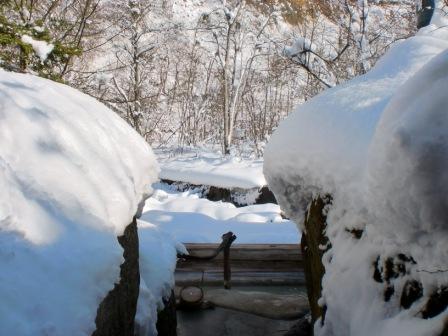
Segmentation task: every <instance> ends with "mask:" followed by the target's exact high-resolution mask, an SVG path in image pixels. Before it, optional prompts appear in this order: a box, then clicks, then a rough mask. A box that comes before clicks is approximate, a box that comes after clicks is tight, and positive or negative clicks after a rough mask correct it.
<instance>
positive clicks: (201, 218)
mask: <svg viewBox="0 0 448 336" xmlns="http://www.w3.org/2000/svg"><path fill="white" fill-rule="evenodd" d="M154 189H155V192H154V195H153V197H151V199H149V200H148V201H147V202H146V205H145V208H144V210H143V215H142V219H143V220H145V221H148V222H149V223H153V224H156V225H157V226H158V227H159V228H161V229H162V230H164V231H166V232H170V233H171V234H172V235H173V236H174V237H175V238H176V239H177V240H178V241H181V242H183V243H219V242H220V241H221V235H222V234H223V233H226V232H228V231H232V232H233V233H235V234H236V235H237V237H238V238H237V240H236V242H235V243H247V244H249V243H260V244H261V243H273V244H274V243H277V244H282V243H284V244H297V243H298V242H299V241H300V232H299V231H298V229H297V227H296V226H295V224H294V223H293V222H291V221H289V220H285V219H283V218H282V217H281V215H280V212H281V210H280V207H279V206H278V205H276V204H259V205H251V206H246V207H241V208H237V207H235V206H234V205H233V204H231V203H225V202H211V201H209V200H207V199H202V198H200V194H197V193H195V191H194V190H190V191H185V192H178V191H176V190H174V189H173V188H171V187H170V186H167V185H165V184H155V185H154Z"/></svg>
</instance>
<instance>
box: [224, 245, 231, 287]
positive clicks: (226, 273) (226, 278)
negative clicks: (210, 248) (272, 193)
mask: <svg viewBox="0 0 448 336" xmlns="http://www.w3.org/2000/svg"><path fill="white" fill-rule="evenodd" d="M231 277H232V271H231V269H230V245H229V246H226V247H225V248H224V288H225V289H230V288H231V285H230V280H231Z"/></svg>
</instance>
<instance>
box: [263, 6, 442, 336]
mask: <svg viewBox="0 0 448 336" xmlns="http://www.w3.org/2000/svg"><path fill="white" fill-rule="evenodd" d="M438 6H439V9H438V10H437V11H436V16H435V17H434V19H433V21H432V24H431V25H430V26H428V27H426V28H424V29H422V30H421V31H419V33H418V35H417V36H415V37H412V38H409V39H408V40H406V41H401V42H398V43H396V44H395V45H394V46H393V47H392V48H391V49H390V50H389V52H388V53H387V54H386V55H385V56H384V57H383V58H382V59H381V60H380V61H379V62H378V63H377V65H376V66H375V67H374V68H373V70H372V71H370V72H369V73H367V74H366V75H364V76H360V77H358V78H356V79H355V80H353V81H350V82H348V83H347V84H344V85H341V86H339V87H336V88H334V89H331V90H328V91H326V92H324V93H323V94H321V95H319V96H317V97H315V98H314V99H311V100H310V101H309V102H307V103H306V104H304V105H302V106H300V107H299V108H298V109H297V111H296V112H295V113H293V114H292V115H291V116H290V117H289V118H288V119H287V120H285V121H284V122H283V123H282V124H281V125H280V127H279V128H278V129H277V131H276V132H275V134H274V135H273V136H272V137H271V139H270V143H269V144H268V146H267V149H266V152H265V166H264V172H265V176H266V178H267V180H268V182H269V186H270V187H271V188H272V190H273V191H274V193H275V195H276V197H277V199H278V201H279V203H280V205H281V206H282V208H283V209H284V210H285V211H286V213H287V215H288V216H291V218H293V219H294V220H295V221H296V222H297V223H298V224H301V223H302V222H303V215H304V213H305V211H306V207H307V205H308V204H309V202H310V200H311V199H312V197H314V196H316V195H317V194H321V195H324V194H327V193H329V194H331V195H332V196H333V202H332V204H331V206H329V208H328V209H327V213H326V214H327V215H328V217H327V225H328V226H327V230H326V234H327V236H328V238H329V240H330V243H331V248H330V250H329V251H328V252H327V253H325V255H324V258H323V263H324V266H325V276H324V278H323V282H322V286H323V297H322V298H321V300H320V303H321V304H322V305H325V306H326V314H325V322H324V324H323V326H322V325H321V323H320V322H322V321H320V322H318V323H316V325H315V332H316V334H317V335H363V336H365V335H375V336H378V335H385V336H386V335H415V336H422V335H428V336H429V335H438V334H440V333H441V332H442V329H443V328H444V324H445V328H448V327H446V320H447V318H448V312H447V311H446V295H447V294H446V293H447V291H448V290H447V286H448V272H447V271H446V270H447V269H448V264H447V260H448V250H447V248H446V246H447V241H448V229H447V223H448V213H447V210H446V209H447V208H448V199H447V195H448V175H447V174H448V173H447V172H448V161H447V158H448V110H447V106H448V99H447V95H446V88H447V87H448V82H447V78H448V72H447V71H448V53H447V51H446V49H447V48H448V30H447V29H446V26H447V23H448V20H447V17H446V16H445V14H444V13H443V12H442V11H441V10H440V8H441V6H442V3H441V2H439V4H438ZM353 229H355V230H358V231H359V232H360V236H359V237H358V238H357V237H354V236H353V235H352V234H351V233H350V231H351V230H353ZM374 274H375V276H374ZM410 293H411V294H410ZM444 297H445V299H443V298H444ZM403 298H404V299H403ZM404 300H410V304H408V303H404ZM435 300H439V303H438V304H440V306H439V308H437V309H434V308H433V306H434V305H432V307H430V306H431V305H429V304H428V302H431V301H432V302H434V301H435ZM443 300H445V301H443ZM444 302H445V303H444ZM445 330H446V329H445Z"/></svg>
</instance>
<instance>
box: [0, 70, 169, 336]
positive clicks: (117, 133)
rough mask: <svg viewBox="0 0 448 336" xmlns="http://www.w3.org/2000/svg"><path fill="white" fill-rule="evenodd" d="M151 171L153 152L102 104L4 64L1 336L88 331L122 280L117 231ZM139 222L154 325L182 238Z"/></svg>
mask: <svg viewBox="0 0 448 336" xmlns="http://www.w3.org/2000/svg"><path fill="white" fill-rule="evenodd" d="M157 175H158V166H157V163H156V161H155V157H154V155H153V153H152V151H151V148H150V147H149V146H148V144H147V143H146V142H145V141H144V140H143V139H142V138H141V137H140V136H139V135H138V134H137V133H136V132H135V131H134V130H132V129H131V128H130V127H129V126H128V125H127V124H126V122H124V121H123V120H122V119H120V118H119V117H118V116H117V115H116V114H115V113H114V112H112V111H111V110H109V109H108V108H107V107H105V106H104V105H102V104H100V103H99V102H97V101H96V100H95V99H93V98H91V97H89V96H87V95H84V94H82V93H80V92H79V91H77V90H75V89H72V88H70V87H68V86H65V85H62V84H58V83H55V82H52V81H49V80H45V79H42V78H38V77H35V76H32V75H24V74H15V73H9V72H6V71H2V70H0V188H1V190H2V193H1V194H0V264H1V265H2V270H1V272H0V297H1V298H2V299H1V300H0V335H33V336H36V335H90V334H91V333H92V332H93V331H94V330H95V317H96V311H97V308H98V305H99V303H100V302H101V301H102V299H103V298H104V297H105V295H106V294H107V293H108V291H109V290H111V289H112V288H113V287H114V284H115V283H116V282H118V281H119V272H120V264H121V263H122V262H123V256H122V254H123V249H122V248H121V246H120V245H119V243H118V241H117V235H121V234H122V233H123V230H124V228H125V226H126V225H127V224H129V223H130V222H131V221H132V218H133V216H134V215H135V214H136V212H137V211H138V209H139V204H141V202H143V201H144V200H145V198H146V197H147V196H148V194H149V193H150V192H151V184H152V183H153V182H154V181H155V180H156V179H157ZM143 226H144V228H143ZM140 227H141V228H140V229H139V230H140V234H141V241H140V250H141V260H142V279H143V280H144V282H142V283H143V287H145V286H146V288H147V289H148V290H147V291H146V294H145V298H141V301H142V300H143V302H146V303H148V304H151V305H150V306H149V307H146V309H149V310H151V314H149V315H147V316H146V318H147V319H146V320H145V321H144V322H141V323H143V325H142V328H146V330H151V328H153V325H154V323H155V321H154V309H155V307H156V305H157V304H160V300H161V297H162V295H163V294H166V288H167V287H169V286H170V285H171V284H172V278H171V277H172V275H171V273H172V270H173V268H174V265H175V262H176V257H175V254H176V246H177V244H175V242H174V240H172V239H171V238H168V236H167V234H165V233H163V232H161V231H160V230H159V229H157V228H152V227H148V226H147V225H146V224H145V225H142V224H141V223H140ZM148 268H151V270H148ZM153 268H154V269H153ZM138 317H139V319H138V321H142V319H144V318H143V317H142V310H141V309H139V315H138ZM151 318H152V319H151ZM150 334H151V333H149V335H150Z"/></svg>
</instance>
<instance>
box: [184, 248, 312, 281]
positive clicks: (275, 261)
mask: <svg viewBox="0 0 448 336" xmlns="http://www.w3.org/2000/svg"><path fill="white" fill-rule="evenodd" d="M218 246H219V244H185V247H186V248H187V250H188V251H189V253H190V255H194V256H201V257H207V256H210V255H212V254H213V252H214V251H216V249H217V247H218ZM230 264H231V268H232V284H235V285H267V286H269V285H290V286H301V285H303V284H304V283H305V279H304V274H303V261H302V253H301V250H300V246H299V245H296V244H235V245H233V246H232V247H231V249H230ZM223 269H224V261H223V255H222V253H221V254H220V255H218V256H217V257H216V258H214V259H212V260H200V259H190V260H179V261H178V263H177V268H176V274H175V275H176V284H177V285H180V286H186V285H222V284H223V277H224V274H223Z"/></svg>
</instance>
